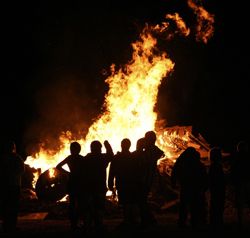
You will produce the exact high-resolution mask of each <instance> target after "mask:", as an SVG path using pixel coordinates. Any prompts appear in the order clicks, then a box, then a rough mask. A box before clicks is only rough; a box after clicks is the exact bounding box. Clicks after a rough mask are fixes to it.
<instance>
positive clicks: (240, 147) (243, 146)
mask: <svg viewBox="0 0 250 238" xmlns="http://www.w3.org/2000/svg"><path fill="white" fill-rule="evenodd" d="M237 152H239V153H246V152H248V144H247V142H246V141H243V140H242V141H240V142H239V143H238V144H237Z"/></svg>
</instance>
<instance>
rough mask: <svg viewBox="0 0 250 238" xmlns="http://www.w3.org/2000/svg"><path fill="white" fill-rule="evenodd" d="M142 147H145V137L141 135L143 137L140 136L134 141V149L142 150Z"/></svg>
mask: <svg viewBox="0 0 250 238" xmlns="http://www.w3.org/2000/svg"><path fill="white" fill-rule="evenodd" d="M144 147H145V139H144V137H143V138H140V139H138V140H137V142H136V150H137V151H143V149H144Z"/></svg>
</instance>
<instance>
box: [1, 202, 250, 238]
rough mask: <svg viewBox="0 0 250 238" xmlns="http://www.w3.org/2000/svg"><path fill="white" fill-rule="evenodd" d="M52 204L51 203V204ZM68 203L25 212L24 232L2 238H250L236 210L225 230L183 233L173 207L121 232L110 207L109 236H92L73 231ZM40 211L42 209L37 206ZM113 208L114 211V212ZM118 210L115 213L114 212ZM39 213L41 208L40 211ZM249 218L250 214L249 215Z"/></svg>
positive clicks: (20, 223) (228, 213)
mask: <svg viewBox="0 0 250 238" xmlns="http://www.w3.org/2000/svg"><path fill="white" fill-rule="evenodd" d="M47 205H48V204H47ZM66 205H67V204H66V203H65V204H63V203H62V204H61V205H60V204H59V205H56V206H55V205H54V207H53V208H52V207H50V208H49V206H47V208H49V209H48V210H49V212H48V211H47V212H44V211H42V210H43V209H40V210H41V211H40V212H30V213H27V212H21V213H20V216H19V220H18V227H19V228H20V230H18V231H17V232H12V233H3V231H2V230H1V231H0V237H1V238H3V237H27V238H28V237H129V236H131V237H132V236H133V237H135V236H138V237H145V236H147V237H148V236H152V237H153V238H154V237H187V236H188V237H190V236H192V237H211V236H213V235H216V236H217V237H218V235H220V236H221V237H231V236H232V237H243V236H247V237H249V234H250V219H248V220H247V221H246V223H245V224H244V226H243V228H242V229H241V230H240V229H239V228H238V226H237V219H236V210H235V209H232V208H230V209H229V208H226V210H225V213H224V214H225V225H224V229H223V231H220V232H216V233H215V232H214V231H211V229H210V228H209V226H208V225H206V227H204V228H203V229H201V230H199V231H193V230H191V228H189V227H188V228H186V229H185V230H180V229H179V228H178V227H177V225H176V220H177V214H178V213H177V206H170V208H167V209H158V210H154V213H155V215H156V218H157V221H158V224H157V225H156V226H154V227H151V228H148V229H140V228H139V227H138V228H134V229H131V230H129V229H118V226H119V224H120V223H121V213H120V210H119V209H117V208H114V207H113V208H111V207H109V208H108V209H109V212H108V213H107V214H106V215H105V220H104V224H105V227H106V230H107V231H106V232H105V233H94V232H92V233H89V234H88V235H86V234H84V233H83V231H81V230H80V229H79V230H78V231H74V232H73V231H71V230H70V226H69V221H68V219H67V216H66ZM36 207H37V209H38V206H36ZM112 209H113V210H112ZM114 209H115V210H114ZM38 210H39V209H38ZM248 218H250V217H249V213H248Z"/></svg>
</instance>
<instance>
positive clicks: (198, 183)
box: [171, 147, 208, 229]
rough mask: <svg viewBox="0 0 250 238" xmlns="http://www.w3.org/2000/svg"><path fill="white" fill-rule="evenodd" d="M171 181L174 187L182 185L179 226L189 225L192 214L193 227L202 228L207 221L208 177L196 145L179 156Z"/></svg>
mask: <svg viewBox="0 0 250 238" xmlns="http://www.w3.org/2000/svg"><path fill="white" fill-rule="evenodd" d="M171 182H172V186H173V187H176V186H177V185H179V186H180V195H179V196H180V203H179V219H178V225H179V227H180V228H184V227H186V226H187V221H188V215H189V214H190V218H191V225H192V227H193V228H195V229H196V228H201V227H202V226H203V225H205V222H206V205H205V202H206V201H205V192H206V189H207V186H208V177H207V172H206V168H205V166H204V164H203V163H202V162H201V161H200V154H199V152H198V151H196V149H195V148H194V147H188V148H187V149H186V150H184V151H183V152H182V153H181V154H180V156H179V157H178V158H177V160H176V162H175V164H174V166H173V169H172V173H171Z"/></svg>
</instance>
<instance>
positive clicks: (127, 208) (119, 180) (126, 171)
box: [108, 138, 140, 228]
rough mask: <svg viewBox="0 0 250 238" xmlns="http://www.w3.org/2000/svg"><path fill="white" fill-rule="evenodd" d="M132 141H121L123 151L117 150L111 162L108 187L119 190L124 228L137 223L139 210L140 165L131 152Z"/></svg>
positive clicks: (131, 226) (126, 139)
mask: <svg viewBox="0 0 250 238" xmlns="http://www.w3.org/2000/svg"><path fill="white" fill-rule="evenodd" d="M130 147H131V141H130V140H129V139H128V138H124V139H123V140H122V141H121V152H117V154H116V155H115V156H114V159H113V161H112V162H111V164H110V171H109V179H108V187H109V189H110V190H113V191H114V190H117V194H118V201H119V203H120V205H121V207H122V210H123V222H122V224H121V225H122V226H123V227H122V228H133V227H134V225H136V222H137V219H136V218H137V217H136V214H137V212H138V196H139V193H138V189H140V188H139V187H138V165H137V161H136V159H135V158H134V157H132V153H131V152H130Z"/></svg>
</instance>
